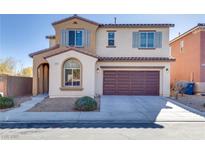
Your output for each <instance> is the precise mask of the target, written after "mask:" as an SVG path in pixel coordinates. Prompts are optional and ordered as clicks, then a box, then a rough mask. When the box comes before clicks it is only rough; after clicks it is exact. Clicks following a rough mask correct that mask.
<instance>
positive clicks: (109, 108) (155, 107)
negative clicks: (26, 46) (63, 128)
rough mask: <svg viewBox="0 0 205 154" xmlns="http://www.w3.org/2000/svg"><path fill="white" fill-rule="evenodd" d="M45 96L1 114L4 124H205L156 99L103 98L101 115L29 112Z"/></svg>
mask: <svg viewBox="0 0 205 154" xmlns="http://www.w3.org/2000/svg"><path fill="white" fill-rule="evenodd" d="M44 97H45V96H37V97H33V98H32V100H31V101H27V102H25V103H23V104H22V105H21V107H19V108H16V109H14V110H10V111H7V112H1V113H0V122H32V121H35V122H45V121H46V122H48V121H70V122H83V121H115V122H117V121H124V122H126V121H135V122H139V123H153V122H164V121H165V122H166V121H172V122H188V121H195V122H197V121H201V122H204V121H205V117H204V116H201V115H199V114H196V113H194V112H192V111H190V110H187V109H185V108H183V107H180V106H178V105H176V104H174V103H173V102H172V101H171V100H167V99H165V98H163V97H154V96H102V97H101V107H100V112H26V111H27V110H28V109H30V108H31V107H33V106H34V105H36V104H37V103H39V102H40V101H41V100H43V99H44Z"/></svg>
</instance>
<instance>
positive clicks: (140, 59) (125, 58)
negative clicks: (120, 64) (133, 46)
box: [98, 57, 175, 62]
mask: <svg viewBox="0 0 205 154" xmlns="http://www.w3.org/2000/svg"><path fill="white" fill-rule="evenodd" d="M98 61H139V62H143V61H175V58H173V57H98Z"/></svg>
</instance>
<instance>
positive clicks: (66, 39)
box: [65, 30, 69, 46]
mask: <svg viewBox="0 0 205 154" xmlns="http://www.w3.org/2000/svg"><path fill="white" fill-rule="evenodd" d="M65 45H66V46H69V30H65Z"/></svg>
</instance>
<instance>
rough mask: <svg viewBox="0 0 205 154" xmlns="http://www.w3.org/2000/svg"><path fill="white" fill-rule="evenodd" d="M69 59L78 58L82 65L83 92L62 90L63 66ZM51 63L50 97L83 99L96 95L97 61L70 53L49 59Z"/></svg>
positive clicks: (76, 53)
mask: <svg viewBox="0 0 205 154" xmlns="http://www.w3.org/2000/svg"><path fill="white" fill-rule="evenodd" d="M68 58H76V59H78V60H79V61H80V62H81V64H82V88H83V89H82V90H74V91H72V90H61V89H60V88H61V86H62V85H61V83H62V82H61V81H62V65H63V62H64V61H65V60H66V59H68ZM47 61H48V63H49V81H50V82H49V97H51V98H52V97H81V96H91V97H93V96H94V95H95V64H96V61H97V59H96V58H93V57H90V56H87V55H84V54H81V53H78V52H75V51H68V52H65V53H62V54H59V55H55V56H53V57H50V58H47Z"/></svg>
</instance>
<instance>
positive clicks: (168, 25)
mask: <svg viewBox="0 0 205 154" xmlns="http://www.w3.org/2000/svg"><path fill="white" fill-rule="evenodd" d="M99 26H100V27H104V28H139V27H174V24H100V25H99Z"/></svg>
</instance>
